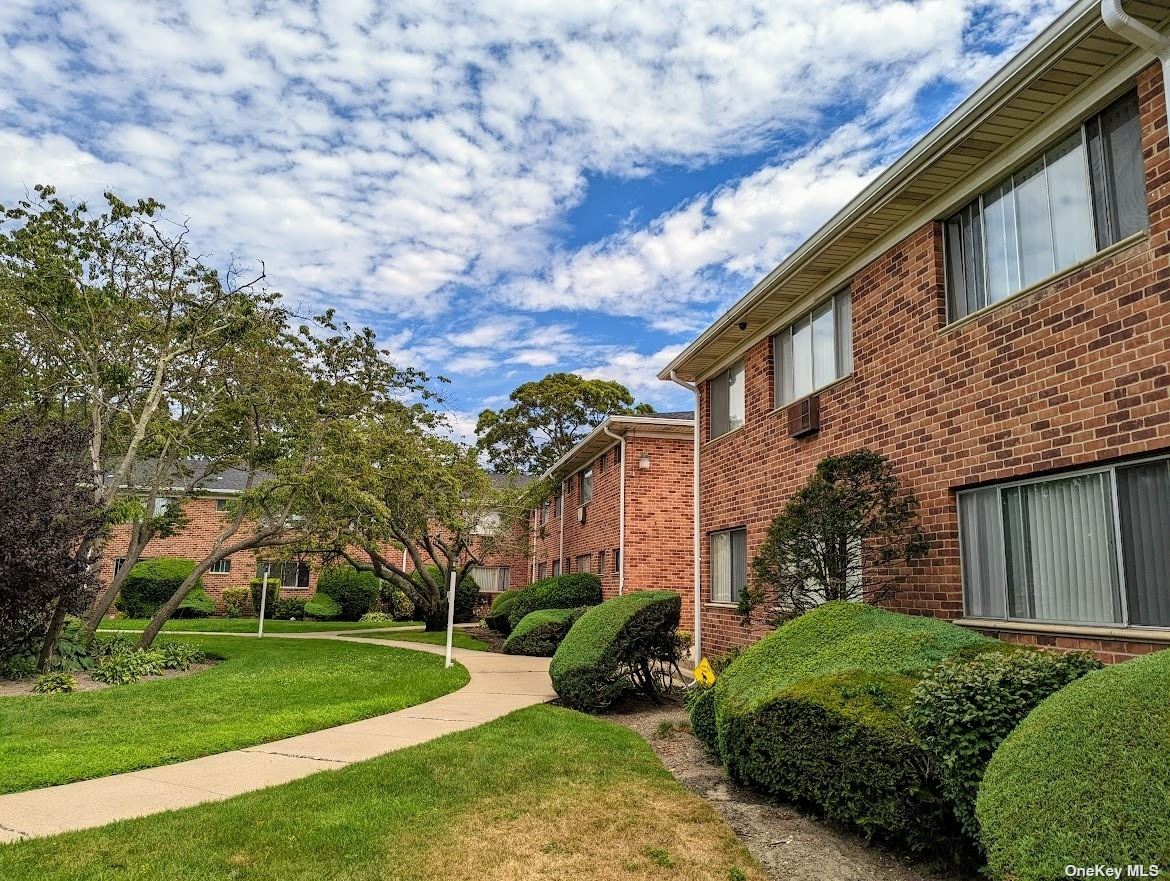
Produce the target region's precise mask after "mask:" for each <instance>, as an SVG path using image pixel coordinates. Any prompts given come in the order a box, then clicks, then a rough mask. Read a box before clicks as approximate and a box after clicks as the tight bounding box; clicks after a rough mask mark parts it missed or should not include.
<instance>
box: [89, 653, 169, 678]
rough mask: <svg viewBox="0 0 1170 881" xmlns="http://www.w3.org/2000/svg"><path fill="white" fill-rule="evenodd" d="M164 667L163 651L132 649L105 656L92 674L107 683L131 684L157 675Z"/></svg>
mask: <svg viewBox="0 0 1170 881" xmlns="http://www.w3.org/2000/svg"><path fill="white" fill-rule="evenodd" d="M163 669H164V661H163V656H162V653H161V652H157V651H148V652H143V651H132V652H126V653H125V654H119V655H110V656H108V657H105V658H103V659H102V660H101V661H99V662H98V665H97V666H96V667H95V668H94V671H93V673H92V674H91V675H92V676H93V678H94V679H96V680H97V681H98V682H104V683H106V684H107V685H129V684H130V683H131V682H137V681H138V680H139V679H141V678H142V677H143V676H156V675H158V674H159V673H161V672H162V671H163Z"/></svg>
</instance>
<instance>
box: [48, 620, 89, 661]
mask: <svg viewBox="0 0 1170 881" xmlns="http://www.w3.org/2000/svg"><path fill="white" fill-rule="evenodd" d="M38 649H39V647H38ZM92 667H93V656H92V655H91V654H90V650H89V646H88V645H86V633H85V629H84V625H83V623H82V621H81V619H80V618H74V617H69V618H66V619H65V626H64V627H62V628H61V636H60V637H59V638H58V639H57V650H56V652H55V653H54V655H53V659H52V662H51V668H52V670H53V671H54V672H69V671H70V670H89V669H91V668H92Z"/></svg>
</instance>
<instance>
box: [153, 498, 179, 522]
mask: <svg viewBox="0 0 1170 881" xmlns="http://www.w3.org/2000/svg"><path fill="white" fill-rule="evenodd" d="M178 501H179V500H178V499H169V498H166V497H165V496H155V498H154V516H155V517H163V516H165V515H166V513H167V511H168V510H169V509H170V507H171V505H173V504H175V503H176V502H178Z"/></svg>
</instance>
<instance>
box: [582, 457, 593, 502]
mask: <svg viewBox="0 0 1170 881" xmlns="http://www.w3.org/2000/svg"><path fill="white" fill-rule="evenodd" d="M592 501H593V467H592V466H590V467H588V468H586V469H585V470H584V471H582V472H581V504H582V505H588V504H589V503H590V502H592Z"/></svg>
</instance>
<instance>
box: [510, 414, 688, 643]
mask: <svg viewBox="0 0 1170 881" xmlns="http://www.w3.org/2000/svg"><path fill="white" fill-rule="evenodd" d="M615 449H616V447H614V448H612V449H610V450H608V451H607V452H606V453H605V455H604V457H603V458H604V460H605V466H604V467H603V468H602V469H601V470H600V472H599V471H598V468H597V463H596V461H595V462H594V466H593V475H594V476H593V500H592V501H591V502H590V504H589V506H588V510H587V512H586V520H585V523H584V524H580V523H578V522H577V507H578V506H579V505H580V504H581V497H580V481H579V479H578V477H577V476H576V475H574V476H573V478H572V479H570V480H568V481H566V483H565V489H566V493H565V523H564V529H565V544H564V560H563V561H562V571H563V572H567V571H570V567H571V571H574V572H575V571H577V557H578V556H580V555H582V554H590V555H591V557H592V560H593V564H592V566H591V571H596V569H597V553H598V551H604V552H605V567H604V570H605V571H604V572H602V573H599V574H600V576H601V589H602V595H603V596H604V597H605V598H606V599H609V598H610V597H614V596H617V594H618V575H617V572H616V571H615V567H614V550H615V549H617V548H618V547H619V544H620V541H619V533H620V529H619V520H620V518H619V487H620V484H621V468H620V467H619V466H618V465H617V464H616V463H615V460H614V450H615ZM644 453H645V454H646V455H648V456H649V457H650V468H649V469H647V470H642V469H641V468H640V467H639V462H640V460H641V458H642V455H643V454H644ZM693 461H694V460H693V447H692V441H691V439H690V438H685V439H682V438H662V437H654V436H653V435H652V433H651V434H648V435H638V434H636V433H633V432H631V433H629V434H627V435H626V455H625V461H624V463H623V465H622V466H621V467H624V468H625V472H626V543H625V589H626V590H627V591H629V590H645V589H649V588H655V589H664V590H677V591H679V592H680V593H681V594H682V599H683V616H682V626H683V627H684V628H686V629H690V626H691V622H692V621H693V612H692V611H691V606H692V603H691V597H692V595H693V587H692V580H691V579H692V574H691V573H692V569H691V556H692V547H693V532H692V525H691V524H692V519H691V511H692V507H691V495H692V487H693V484H692V482H691V475H692V472H693ZM538 513H539V512H538ZM556 514H557V511H556V507H555V503H554V506H553V509H552V514H551V516H550V517H549V521H548V523H547V524H545V525H544V526H540V525H539V520H538V521H537V525H536V526H535V527H534V534H533V535H534V541H533V555H534V559H535V561H536V562H537V563H542V562H543V563H544V564H545V571H546V574H551V572H552V564H553V561H554V560H556V559H557V552H558V549H559V543H560V529H561V522H560V520H559V519H558V518H557V516H556Z"/></svg>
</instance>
